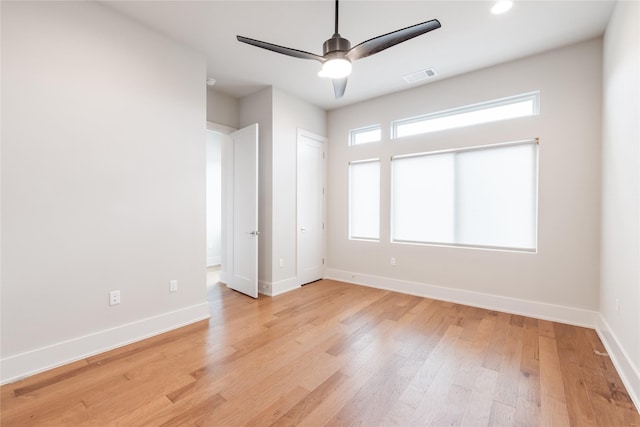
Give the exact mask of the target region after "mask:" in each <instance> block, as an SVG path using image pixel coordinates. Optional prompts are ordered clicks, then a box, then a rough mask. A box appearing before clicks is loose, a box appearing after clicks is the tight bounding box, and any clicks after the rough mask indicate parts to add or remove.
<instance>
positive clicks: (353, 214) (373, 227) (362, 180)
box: [349, 159, 380, 240]
mask: <svg viewBox="0 0 640 427" xmlns="http://www.w3.org/2000/svg"><path fill="white" fill-rule="evenodd" d="M349 238H351V239H364V240H378V239H379V238H380V160H379V159H374V160H366V161H361V162H352V163H350V164H349Z"/></svg>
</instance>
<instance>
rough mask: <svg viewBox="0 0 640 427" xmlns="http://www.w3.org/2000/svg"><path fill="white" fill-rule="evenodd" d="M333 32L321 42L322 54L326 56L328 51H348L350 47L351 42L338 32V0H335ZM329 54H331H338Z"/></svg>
mask: <svg viewBox="0 0 640 427" xmlns="http://www.w3.org/2000/svg"><path fill="white" fill-rule="evenodd" d="M335 18H336V19H335V32H334V33H333V36H331V38H330V39H329V40H326V41H325V42H324V43H323V44H322V55H323V56H326V55H327V54H328V53H333V52H348V51H349V49H351V42H350V41H349V40H347V39H344V38H342V36H340V33H339V32H338V0H336V17H335ZM338 55H339V54H336V55H331V56H338Z"/></svg>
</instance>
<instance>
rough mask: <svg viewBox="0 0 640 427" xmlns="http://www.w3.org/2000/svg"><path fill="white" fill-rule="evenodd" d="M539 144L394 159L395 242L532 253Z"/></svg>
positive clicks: (393, 214)
mask: <svg viewBox="0 0 640 427" xmlns="http://www.w3.org/2000/svg"><path fill="white" fill-rule="evenodd" d="M537 157H538V155H537V143H536V141H535V140H532V141H525V142H518V143H511V144H500V145H493V146H488V147H482V148H475V149H465V150H459V151H448V152H439V153H431V154H430V153H427V154H421V155H415V156H409V157H395V158H393V159H392V179H393V182H392V240H393V241H396V242H415V243H435V244H447V245H461V246H478V247H489V248H505V249H518V250H525V251H535V250H536V246H537V241H536V240H537V238H536V236H537V182H538V178H537V170H538V167H537Z"/></svg>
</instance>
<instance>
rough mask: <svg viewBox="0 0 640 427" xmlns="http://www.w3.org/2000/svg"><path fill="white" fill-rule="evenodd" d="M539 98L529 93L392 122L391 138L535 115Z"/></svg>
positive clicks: (535, 93)
mask: <svg viewBox="0 0 640 427" xmlns="http://www.w3.org/2000/svg"><path fill="white" fill-rule="evenodd" d="M539 98H540V92H532V93H527V94H523V95H517V96H513V97H509V98H502V99H497V100H493V101H489V102H483V103H480V104H475V105H468V106H465V107H459V108H454V109H451V110H446V111H440V112H437V113H431V114H425V115H423V116H418V117H411V118H408V119H401V120H396V121H394V122H393V123H392V124H391V133H392V137H393V138H402V137H405V136H411V135H418V134H423V133H428V132H436V131H440V130H445V129H453V128H459V127H464V126H472V125H477V124H481V123H489V122H495V121H498V120H506V119H514V118H517V117H525V116H533V115H537V114H539V112H540V107H539Z"/></svg>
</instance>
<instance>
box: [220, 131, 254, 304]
mask: <svg viewBox="0 0 640 427" xmlns="http://www.w3.org/2000/svg"><path fill="white" fill-rule="evenodd" d="M231 141H232V142H231V147H230V148H231V151H232V154H231V153H230V156H229V157H232V158H233V161H230V163H231V165H232V168H233V171H232V172H231V173H229V174H228V175H227V176H229V177H230V178H231V180H232V182H233V184H232V185H230V186H228V187H227V188H229V187H231V188H230V190H231V191H232V194H233V195H232V196H231V195H230V197H229V198H228V199H227V200H229V201H230V202H231V204H232V208H231V209H228V210H227V212H228V213H230V214H231V215H232V218H233V219H232V220H231V221H229V222H227V225H228V226H230V227H231V229H232V230H233V231H232V233H231V239H230V240H231V241H230V242H228V245H230V247H228V250H229V251H228V253H229V254H230V255H231V256H230V257H229V258H231V259H230V260H228V261H230V263H231V266H230V267H231V268H229V269H228V280H227V281H228V283H227V286H228V287H230V288H231V289H235V290H236V291H239V292H242V293H243V294H247V295H249V296H251V297H253V298H257V297H258V235H259V231H258V125H257V124H254V125H251V126H247V127H246V128H243V129H240V130H238V131H235V132H233V133H232V134H231ZM229 160H230V159H229ZM229 223H232V224H229Z"/></svg>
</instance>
